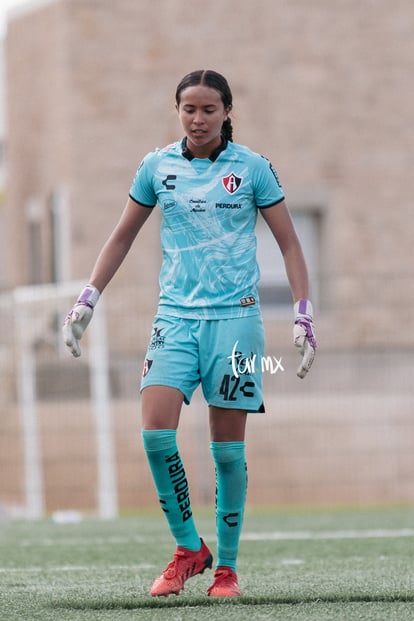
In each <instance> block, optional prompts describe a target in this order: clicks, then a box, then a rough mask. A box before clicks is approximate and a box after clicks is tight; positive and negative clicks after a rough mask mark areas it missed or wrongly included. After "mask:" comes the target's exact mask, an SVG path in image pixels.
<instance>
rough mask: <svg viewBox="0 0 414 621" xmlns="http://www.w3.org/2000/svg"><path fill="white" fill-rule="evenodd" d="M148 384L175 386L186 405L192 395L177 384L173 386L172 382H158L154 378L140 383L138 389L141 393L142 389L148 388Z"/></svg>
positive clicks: (188, 403)
mask: <svg viewBox="0 0 414 621" xmlns="http://www.w3.org/2000/svg"><path fill="white" fill-rule="evenodd" d="M148 386H165V387H166V388H175V390H179V391H180V393H181V394H182V395H183V398H184V403H185V404H186V405H190V401H191V397H192V395H190V396H188V395H187V394H186V393H185V392H184V390H182V388H180V387H179V386H175V385H174V384H172V383H168V382H160V381H155V380H154V381H153V382H145V384H144V385H141V387H140V389H139V392H140V394H141V393H142V391H143V390H144V389H145V388H148Z"/></svg>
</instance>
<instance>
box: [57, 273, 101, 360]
mask: <svg viewBox="0 0 414 621" xmlns="http://www.w3.org/2000/svg"><path fill="white" fill-rule="evenodd" d="M99 296H100V293H99V291H98V289H97V288H96V287H94V286H93V285H87V286H86V287H85V289H84V290H83V291H82V293H81V294H80V296H79V298H78V300H77V302H76V304H75V305H74V306H73V308H72V310H70V311H69V313H68V314H67V315H66V318H65V321H64V324H63V328H62V333H63V340H64V343H65V345H66V346H67V347H68V348H69V349H70V351H71V353H72V355H73V356H75V358H78V357H79V356H80V355H81V349H80V345H79V341H80V339H81V338H82V335H83V333H84V332H85V330H86V328H87V327H88V324H89V322H90V320H91V319H92V315H93V309H94V308H95V306H96V304H97V302H98V300H99Z"/></svg>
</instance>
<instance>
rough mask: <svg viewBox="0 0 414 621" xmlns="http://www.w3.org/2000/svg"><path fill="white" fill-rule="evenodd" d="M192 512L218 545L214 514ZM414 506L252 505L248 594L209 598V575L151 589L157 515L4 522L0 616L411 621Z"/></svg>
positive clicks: (166, 544)
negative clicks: (161, 594)
mask: <svg viewBox="0 0 414 621" xmlns="http://www.w3.org/2000/svg"><path fill="white" fill-rule="evenodd" d="M196 517H197V523H198V526H199V529H200V532H201V534H202V535H203V536H204V537H205V539H206V541H207V543H209V544H210V545H211V547H212V549H213V552H214V548H215V543H214V542H215V537H214V523H213V517H212V516H211V515H210V514H205V513H203V514H202V515H201V516H199V515H198V516H196ZM413 518H414V509H413V508H393V509H370V510H368V509H366V510H359V511H358V510H349V509H348V510H346V509H343V510H334V511H329V510H309V511H304V510H302V511H299V510H297V511H287V510H286V511H270V510H264V511H259V510H254V511H253V510H251V509H250V510H248V511H247V515H246V519H245V526H244V537H243V539H242V542H241V545H240V558H239V567H238V570H239V577H240V586H241V588H242V590H243V592H244V596H243V597H241V598H235V599H228V600H223V599H214V598H212V599H210V598H208V597H207V596H206V594H205V593H206V589H207V587H208V586H209V584H210V582H211V576H212V574H211V572H205V573H204V574H203V575H202V576H197V577H195V578H193V579H192V580H190V581H189V582H188V583H187V584H186V588H185V591H184V592H183V593H182V594H181V595H180V596H179V597H175V596H171V597H169V598H168V599H165V598H160V599H159V598H155V599H154V598H151V597H149V596H148V589H149V586H150V584H151V582H152V580H153V579H154V577H155V576H156V575H158V574H159V572H160V570H161V569H163V567H164V566H165V565H166V563H167V562H168V561H169V560H170V558H171V555H172V552H173V548H174V545H173V542H172V540H171V538H170V536H169V535H168V532H167V528H166V524H165V523H164V521H163V520H164V518H163V516H159V515H158V514H146V515H139V516H137V517H127V518H121V519H119V520H115V521H110V522H105V521H99V520H94V519H85V520H84V521H82V522H80V523H79V524H55V523H53V522H52V521H42V522H16V523H14V522H11V523H3V524H1V525H0V619H1V621H3V620H4V621H15V620H16V621H17V620H19V621H24V620H28V621H35V620H37V619H41V620H42V621H57V620H59V621H72V620H76V621H91V620H92V619H93V620H97V619H99V620H111V621H117V620H118V619H119V620H130V619H131V620H132V619H134V620H135V619H140V620H141V619H143V620H146V619H155V620H158V619H163V620H165V619H168V621H175V620H176V621H181V620H187V619H188V620H192V621H193V620H195V619H197V620H198V619H202V620H204V619H208V620H209V621H216V620H219V619H220V621H223V620H224V619H225V620H226V621H227V620H233V619H237V620H239V621H245V620H246V621H247V620H249V621H250V620H253V619H254V621H256V620H257V619H272V620H273V619H283V620H284V621H289V620H291V619H294V620H295V621H314V620H315V621H324V620H325V619H326V620H328V619H329V620H333V619H335V621H342V620H343V621H353V620H354V619H363V620H364V621H370V620H374V619H375V620H380V621H388V620H392V619H398V621H404V620H405V619H413V620H414V519H413Z"/></svg>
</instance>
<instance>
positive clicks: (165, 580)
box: [150, 539, 213, 597]
mask: <svg viewBox="0 0 414 621" xmlns="http://www.w3.org/2000/svg"><path fill="white" fill-rule="evenodd" d="M212 565H213V555H212V554H211V552H210V550H209V549H208V547H207V546H206V544H205V543H204V541H203V540H202V539H201V548H200V550H198V552H192V551H191V550H187V549H186V548H181V547H180V546H178V547H177V549H176V551H175V554H174V558H173V560H172V561H171V562H170V563H168V565H167V567H166V568H165V569H164V571H163V572H162V574H161V576H159V577H158V578H156V579H155V580H154V582H153V585H152V587H151V590H150V595H152V596H153V597H157V596H164V597H168V596H169V595H171V593H174V594H175V595H178V594H179V593H180V591H182V590H183V589H184V583H185V581H186V580H188V578H192V576H196V575H197V574H202V573H203V571H204V570H205V569H211V567H212Z"/></svg>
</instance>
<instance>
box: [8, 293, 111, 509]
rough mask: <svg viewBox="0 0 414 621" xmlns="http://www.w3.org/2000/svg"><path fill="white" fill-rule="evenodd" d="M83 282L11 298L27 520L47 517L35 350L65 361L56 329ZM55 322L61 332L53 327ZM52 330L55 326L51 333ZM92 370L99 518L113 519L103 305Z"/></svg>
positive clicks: (87, 348)
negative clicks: (43, 348) (49, 348)
mask: <svg viewBox="0 0 414 621" xmlns="http://www.w3.org/2000/svg"><path fill="white" fill-rule="evenodd" d="M84 285H85V283H84V282H78V281H76V282H73V281H72V282H66V283H59V284H48V285H36V286H28V287H19V288H16V289H15V290H14V291H13V294H12V298H11V301H12V305H13V309H12V313H13V315H14V324H15V332H14V345H15V351H16V385H17V399H18V407H19V411H20V414H21V423H22V434H23V447H24V495H25V514H26V517H28V518H32V519H37V518H42V517H44V515H45V494H44V479H43V472H42V455H41V444H40V441H39V429H38V419H37V409H36V404H37V395H36V375H35V374H36V368H35V347H36V345H37V344H38V343H39V342H42V341H43V342H45V341H46V342H48V343H49V344H52V345H53V346H54V347H56V348H57V349H58V350H59V351H61V352H62V355H69V353H68V352H66V351H63V350H64V349H65V347H64V344H63V340H62V337H61V331H60V326H61V325H62V323H63V319H64V317H65V315H66V313H67V312H68V310H69V309H70V308H71V306H72V305H73V304H74V302H75V301H76V297H77V296H78V294H79V292H80V291H81V290H82V288H83V287H84ZM57 317H58V318H59V322H58V323H59V324H60V325H59V326H56V325H55V323H56V322H55V321H54V320H56V318H57ZM53 326H55V327H54V328H53ZM83 350H84V351H83V355H84V356H85V357H87V361H88V366H89V370H90V374H89V375H90V394H91V403H92V407H93V413H94V422H95V437H96V448H97V473H98V475H97V476H98V483H97V513H98V515H99V516H100V517H101V518H104V519H111V518H114V517H116V516H117V515H118V493H117V483H116V460H115V449H114V437H113V429H112V418H111V406H110V403H111V395H110V387H109V364H108V347H107V339H106V327H105V310H104V300H103V298H101V300H100V301H99V304H98V305H97V306H96V309H95V312H94V317H93V319H92V321H91V323H90V325H89V327H88V339H87V344H86V343H85V344H84V345H83Z"/></svg>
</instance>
